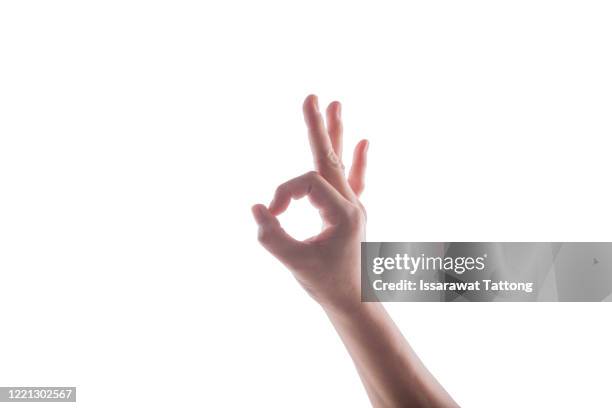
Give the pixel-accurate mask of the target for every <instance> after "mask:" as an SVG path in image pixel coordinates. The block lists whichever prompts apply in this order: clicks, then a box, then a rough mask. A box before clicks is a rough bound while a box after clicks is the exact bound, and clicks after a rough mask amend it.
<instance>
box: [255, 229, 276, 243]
mask: <svg viewBox="0 0 612 408" xmlns="http://www.w3.org/2000/svg"><path fill="white" fill-rule="evenodd" d="M271 238H272V233H271V231H270V229H268V228H260V229H259V231H258V232H257V240H258V241H259V243H260V244H262V245H266V244H269V243H270V240H271Z"/></svg>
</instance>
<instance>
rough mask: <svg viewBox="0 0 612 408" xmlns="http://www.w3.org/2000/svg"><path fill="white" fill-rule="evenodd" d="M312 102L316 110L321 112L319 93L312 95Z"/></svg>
mask: <svg viewBox="0 0 612 408" xmlns="http://www.w3.org/2000/svg"><path fill="white" fill-rule="evenodd" d="M312 104H313V106H314V110H315V112H317V113H318V112H319V98H317V95H312Z"/></svg>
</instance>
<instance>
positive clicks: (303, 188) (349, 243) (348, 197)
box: [253, 95, 368, 309]
mask: <svg viewBox="0 0 612 408" xmlns="http://www.w3.org/2000/svg"><path fill="white" fill-rule="evenodd" d="M303 111H304V119H305V122H306V126H307V128H308V139H309V141H310V148H311V150H312V155H313V159H314V166H315V169H316V171H311V172H308V173H306V174H303V175H301V176H299V177H296V178H294V179H292V180H289V181H287V182H285V183H283V184H281V185H280V186H279V187H278V188H277V189H276V192H275V194H274V198H273V199H272V201H271V203H270V205H269V206H268V207H266V206H264V205H262V204H257V205H255V206H253V215H254V217H255V220H256V221H257V224H258V225H259V241H260V242H261V244H262V245H263V246H264V247H265V248H266V249H267V250H268V251H270V252H271V253H272V254H273V255H274V256H276V257H277V258H278V259H279V260H280V261H281V262H282V263H283V264H285V265H286V266H287V267H288V268H289V269H290V270H291V271H292V272H293V274H294V276H295V277H296V279H297V280H298V281H299V282H300V283H301V284H302V286H303V287H304V289H306V291H307V292H308V293H310V295H311V296H312V297H313V298H314V299H315V300H317V301H318V302H319V303H321V305H323V306H325V307H330V308H335V309H336V308H337V309H343V308H348V307H352V306H353V305H354V304H355V303H356V302H357V303H358V302H359V300H360V278H359V273H360V272H359V262H360V242H361V241H362V240H363V239H364V237H365V221H366V214H365V209H364V207H363V205H362V204H361V202H360V201H359V195H360V194H361V192H362V191H363V189H364V186H365V184H364V179H365V169H366V154H367V149H368V141H367V140H362V141H360V142H359V143H358V144H357V145H356V146H355V150H354V154H353V164H352V166H351V170H350V172H349V176H348V178H347V177H346V176H345V173H344V165H343V164H342V132H343V129H342V128H343V126H342V117H341V105H340V103H339V102H332V103H330V104H329V106H328V107H327V110H326V116H327V127H326V126H325V121H324V120H323V116H322V114H321V113H320V111H319V107H318V101H317V97H316V96H315V95H309V96H308V97H307V98H306V99H305V100H304V105H303ZM304 196H308V198H309V199H310V201H311V203H312V204H313V205H314V206H315V207H316V208H317V209H318V210H319V213H320V214H321V218H322V219H323V229H322V231H321V232H320V233H319V234H318V235H316V236H314V237H311V238H309V239H306V240H304V241H298V240H296V239H294V238H293V237H291V236H290V235H289V234H288V233H287V232H285V231H284V230H283V228H282V227H281V225H280V223H279V221H278V219H277V218H276V216H278V215H279V214H281V213H282V212H284V211H285V210H286V209H287V208H288V207H289V204H290V202H291V199H297V198H302V197H304Z"/></svg>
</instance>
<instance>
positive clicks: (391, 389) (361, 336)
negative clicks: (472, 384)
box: [324, 302, 458, 408]
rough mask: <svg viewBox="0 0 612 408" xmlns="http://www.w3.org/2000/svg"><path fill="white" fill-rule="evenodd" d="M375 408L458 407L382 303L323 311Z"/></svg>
mask: <svg viewBox="0 0 612 408" xmlns="http://www.w3.org/2000/svg"><path fill="white" fill-rule="evenodd" d="M324 310H325V311H326V313H327V315H328V316H329V318H330V320H331V322H332V324H333V325H334V327H335V328H336V330H337V332H338V334H339V335H340V337H341V339H342V341H343V342H344V344H345V346H346V348H347V350H348V352H349V354H350V355H351V357H352V359H353V361H354V363H355V366H356V367H357V371H358V372H359V375H360V377H361V380H362V382H363V384H364V386H365V388H366V390H367V392H368V396H369V397H370V400H371V402H372V404H373V405H374V406H375V407H436V408H438V407H440V408H442V407H444V408H446V407H458V405H457V404H456V403H455V402H454V401H453V399H452V398H451V397H450V396H449V395H448V394H447V393H446V391H445V390H444V388H442V386H441V385H440V384H439V383H438V382H437V381H436V379H435V378H434V377H433V376H432V375H431V374H430V373H429V371H428V370H427V369H426V368H425V366H424V365H423V364H422V363H421V361H420V359H419V358H418V357H417V355H416V354H415V353H414V351H413V350H412V348H411V347H410V345H409V344H408V343H407V342H406V340H405V338H404V336H403V335H402V334H401V332H400V331H399V329H398V328H397V326H396V325H395V323H394V322H393V320H392V319H391V317H390V316H389V314H388V313H387V311H386V310H385V308H384V306H383V305H382V304H381V303H367V302H364V303H361V302H357V303H355V304H353V305H351V306H350V307H343V308H329V307H328V308H324Z"/></svg>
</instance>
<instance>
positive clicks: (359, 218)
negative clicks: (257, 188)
mask: <svg viewBox="0 0 612 408" xmlns="http://www.w3.org/2000/svg"><path fill="white" fill-rule="evenodd" d="M346 218H347V221H348V222H349V223H350V224H351V225H353V226H356V227H359V226H362V225H363V224H364V222H365V219H364V212H363V211H362V209H361V207H360V206H358V205H356V204H350V205H349V206H348V207H347V209H346Z"/></svg>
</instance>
